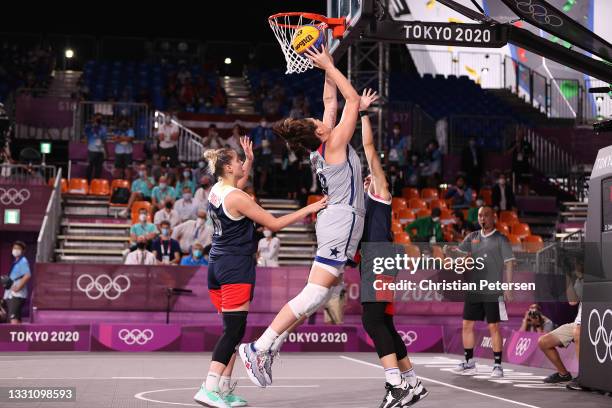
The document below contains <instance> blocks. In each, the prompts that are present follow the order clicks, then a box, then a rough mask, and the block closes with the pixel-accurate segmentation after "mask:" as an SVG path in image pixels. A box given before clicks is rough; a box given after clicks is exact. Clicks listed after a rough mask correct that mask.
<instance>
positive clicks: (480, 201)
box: [467, 196, 485, 231]
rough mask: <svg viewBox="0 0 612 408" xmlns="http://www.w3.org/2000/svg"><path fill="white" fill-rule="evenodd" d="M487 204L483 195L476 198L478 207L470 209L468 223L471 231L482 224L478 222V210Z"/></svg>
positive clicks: (477, 228)
mask: <svg viewBox="0 0 612 408" xmlns="http://www.w3.org/2000/svg"><path fill="white" fill-rule="evenodd" d="M484 204H485V202H484V198H483V197H482V196H478V197H477V198H476V207H471V208H469V209H468V216H467V223H468V226H469V228H470V230H471V231H476V230H479V229H480V224H479V223H478V210H480V207H482V206H483V205H484Z"/></svg>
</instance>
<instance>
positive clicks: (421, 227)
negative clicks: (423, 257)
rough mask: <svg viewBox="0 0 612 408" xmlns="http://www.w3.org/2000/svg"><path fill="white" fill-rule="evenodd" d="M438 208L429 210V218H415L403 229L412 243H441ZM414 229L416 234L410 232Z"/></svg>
mask: <svg viewBox="0 0 612 408" xmlns="http://www.w3.org/2000/svg"><path fill="white" fill-rule="evenodd" d="M441 213H442V212H441V211H440V208H438V207H436V208H434V209H433V210H431V216H427V217H421V218H417V219H416V220H414V221H413V222H411V223H410V224H408V225H407V226H406V228H405V231H406V232H407V233H408V234H409V235H410V238H411V239H412V241H414V242H442V241H444V235H443V233H442V224H440V215H441ZM413 229H416V233H415V232H413V231H412V230H413Z"/></svg>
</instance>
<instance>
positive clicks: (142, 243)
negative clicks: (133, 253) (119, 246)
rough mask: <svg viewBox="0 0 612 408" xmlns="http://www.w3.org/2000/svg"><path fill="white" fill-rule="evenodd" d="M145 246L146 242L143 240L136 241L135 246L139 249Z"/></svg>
mask: <svg viewBox="0 0 612 408" xmlns="http://www.w3.org/2000/svg"><path fill="white" fill-rule="evenodd" d="M145 246H147V244H146V243H145V242H138V243H136V247H137V248H138V249H140V250H143V249H145Z"/></svg>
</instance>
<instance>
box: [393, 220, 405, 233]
mask: <svg viewBox="0 0 612 408" xmlns="http://www.w3.org/2000/svg"><path fill="white" fill-rule="evenodd" d="M391 232H393V233H396V232H404V228H403V227H402V224H400V223H399V222H397V221H392V222H391Z"/></svg>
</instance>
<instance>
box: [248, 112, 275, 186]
mask: <svg viewBox="0 0 612 408" xmlns="http://www.w3.org/2000/svg"><path fill="white" fill-rule="evenodd" d="M251 140H252V141H253V148H254V151H255V182H256V183H257V185H256V191H257V192H258V193H259V194H265V189H266V183H267V181H268V174H269V172H270V169H271V167H272V163H273V160H274V159H273V157H272V142H273V141H274V140H276V137H275V136H274V133H273V132H272V129H271V128H270V127H268V121H267V120H266V118H265V117H262V118H261V121H260V122H259V125H258V126H257V127H256V128H254V129H253V130H252V131H251Z"/></svg>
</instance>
